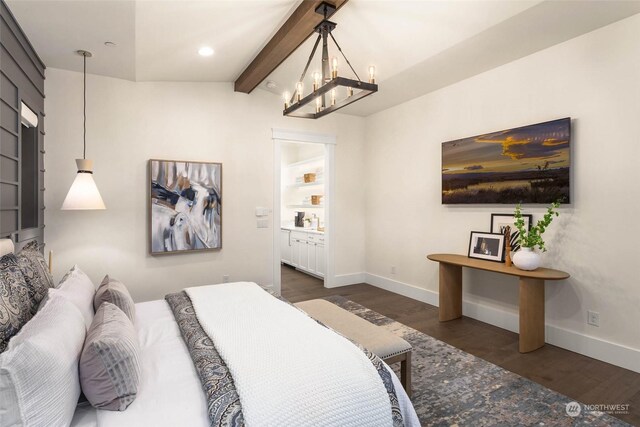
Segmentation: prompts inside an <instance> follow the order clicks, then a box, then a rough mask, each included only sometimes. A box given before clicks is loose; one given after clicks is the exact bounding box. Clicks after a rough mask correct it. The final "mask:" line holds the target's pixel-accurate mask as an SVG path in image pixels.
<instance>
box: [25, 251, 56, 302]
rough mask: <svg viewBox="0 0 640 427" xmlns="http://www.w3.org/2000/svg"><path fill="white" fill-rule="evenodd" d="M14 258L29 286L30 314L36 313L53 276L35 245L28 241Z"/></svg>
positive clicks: (51, 284)
mask: <svg viewBox="0 0 640 427" xmlns="http://www.w3.org/2000/svg"><path fill="white" fill-rule="evenodd" d="M16 258H17V259H18V265H19V266H20V270H22V274H23V275H24V279H25V281H26V282H27V285H28V287H29V298H30V299H31V314H36V311H38V306H39V305H40V302H41V301H42V299H43V298H44V297H45V296H46V295H47V290H48V289H49V288H52V287H53V277H51V273H50V272H49V268H48V267H47V263H46V261H45V260H44V257H43V256H42V254H41V253H40V252H39V251H38V249H37V245H32V244H31V243H30V244H29V245H27V246H25V247H24V248H23V249H22V251H20V253H19V254H18V256H17V257H16Z"/></svg>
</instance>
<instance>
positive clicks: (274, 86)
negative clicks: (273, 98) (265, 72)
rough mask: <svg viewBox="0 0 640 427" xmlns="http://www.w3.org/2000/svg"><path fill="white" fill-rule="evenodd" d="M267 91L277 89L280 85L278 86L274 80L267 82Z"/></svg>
mask: <svg viewBox="0 0 640 427" xmlns="http://www.w3.org/2000/svg"><path fill="white" fill-rule="evenodd" d="M266 86H267V89H275V88H277V87H278V85H277V84H276V82H274V81H273V80H269V81H267V84H266Z"/></svg>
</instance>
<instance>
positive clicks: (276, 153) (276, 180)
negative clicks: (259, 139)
mask: <svg viewBox="0 0 640 427" xmlns="http://www.w3.org/2000/svg"><path fill="white" fill-rule="evenodd" d="M281 155H282V147H281V145H280V143H279V142H277V141H276V140H274V144H273V164H274V168H273V223H272V227H273V250H272V251H271V253H272V254H273V260H272V263H271V265H272V268H273V272H272V273H273V274H272V275H271V277H272V278H273V279H272V280H273V284H272V287H273V291H274V292H275V293H276V294H277V295H282V277H281V276H282V274H281V273H280V262H281V260H282V252H281V251H280V225H281V224H282V220H281V218H280V217H281V215H280V200H281V198H282V195H281V194H280V193H281V192H282V190H281V188H280V182H281V176H282V171H281V169H282V168H281V166H280V156H281Z"/></svg>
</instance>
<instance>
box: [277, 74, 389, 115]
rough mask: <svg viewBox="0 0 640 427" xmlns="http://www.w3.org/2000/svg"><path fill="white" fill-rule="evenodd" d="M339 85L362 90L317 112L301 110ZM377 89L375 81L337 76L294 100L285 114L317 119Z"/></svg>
mask: <svg viewBox="0 0 640 427" xmlns="http://www.w3.org/2000/svg"><path fill="white" fill-rule="evenodd" d="M339 86H340V87H345V88H349V87H350V88H353V89H357V90H360V92H357V93H354V94H353V95H351V96H349V97H347V98H344V99H342V100H340V101H338V100H336V103H335V104H334V105H329V106H327V107H325V108H323V109H321V110H320V111H318V112H315V113H308V112H304V111H299V110H300V109H301V108H303V107H305V106H307V105H310V104H312V103H313V102H314V101H315V100H316V99H317V98H318V97H321V96H323V95H325V94H327V93H328V92H330V91H331V90H332V89H335V88H337V87H339ZM377 91H378V85H377V84H375V83H367V82H363V81H360V80H353V79H348V78H346V77H336V78H333V79H331V80H329V81H328V82H327V83H325V84H324V85H322V86H321V87H319V88H318V89H317V90H315V91H313V92H311V93H310V94H309V95H307V96H305V97H304V98H302V99H301V100H300V101H297V102H294V103H292V104H291V105H290V106H289V107H288V108H285V109H284V111H283V115H285V116H287V117H298V118H303V119H317V118H320V117H322V116H326V115H327V114H329V113H332V112H334V111H337V110H339V109H341V108H344V107H346V106H347V105H349V104H351V103H353V102H356V101H358V100H359V99H362V98H364V97H366V96H369V95H371V94H372V93H376V92H377Z"/></svg>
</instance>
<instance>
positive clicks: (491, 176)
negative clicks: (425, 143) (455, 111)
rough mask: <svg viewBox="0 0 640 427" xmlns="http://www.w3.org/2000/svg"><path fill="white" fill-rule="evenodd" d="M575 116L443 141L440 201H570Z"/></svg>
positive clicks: (513, 202)
mask: <svg viewBox="0 0 640 427" xmlns="http://www.w3.org/2000/svg"><path fill="white" fill-rule="evenodd" d="M570 140H571V119H570V118H568V117H567V118H564V119H558V120H553V121H550V122H544V123H538V124H535V125H529V126H523V127H519V128H513V129H507V130H502V131H498V132H491V133H487V134H484V135H477V136H472V137H469V138H463V139H457V140H455V141H448V142H445V143H443V144H442V203H443V204H474V203H475V204H477V203H490V204H493V203H508V204H514V205H515V204H516V203H519V202H520V203H544V204H548V203H551V202H555V201H557V200H562V202H563V203H570V194H571V188H570V176H571V173H570V166H571V150H570V146H569V144H570Z"/></svg>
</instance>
